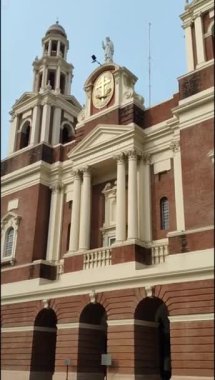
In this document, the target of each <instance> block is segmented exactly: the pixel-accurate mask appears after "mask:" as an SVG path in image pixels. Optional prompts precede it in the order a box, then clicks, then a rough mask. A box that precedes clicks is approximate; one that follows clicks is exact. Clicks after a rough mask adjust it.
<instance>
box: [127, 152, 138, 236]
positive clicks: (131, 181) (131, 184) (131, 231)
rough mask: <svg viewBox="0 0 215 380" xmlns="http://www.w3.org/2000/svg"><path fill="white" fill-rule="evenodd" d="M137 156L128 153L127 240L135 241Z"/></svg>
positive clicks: (134, 153)
mask: <svg viewBox="0 0 215 380" xmlns="http://www.w3.org/2000/svg"><path fill="white" fill-rule="evenodd" d="M137 237H138V229H137V154H136V152H135V151H130V152H129V153H128V239H137Z"/></svg>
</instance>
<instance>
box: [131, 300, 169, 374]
mask: <svg viewBox="0 0 215 380" xmlns="http://www.w3.org/2000/svg"><path fill="white" fill-rule="evenodd" d="M134 318H135V329H134V344H135V379H138V380H140V379H142V378H144V379H147V375H148V376H152V375H153V379H157V380H169V379H170V378H171V349H170V328H169V319H168V310H167V307H166V305H165V304H164V302H163V301H162V300H161V299H159V298H156V297H154V298H149V297H146V298H145V299H143V300H142V301H141V302H140V303H139V304H138V305H137V308H136V310H135V315H134Z"/></svg>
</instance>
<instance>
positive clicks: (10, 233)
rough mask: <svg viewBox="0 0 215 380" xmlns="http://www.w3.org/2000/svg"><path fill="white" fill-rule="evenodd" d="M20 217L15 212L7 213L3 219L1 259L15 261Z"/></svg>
mask: <svg viewBox="0 0 215 380" xmlns="http://www.w3.org/2000/svg"><path fill="white" fill-rule="evenodd" d="M19 223H20V217H19V216H18V215H16V214H14V213H13V212H9V213H8V214H6V215H5V216H4V217H3V218H2V221H1V260H2V262H6V263H7V262H10V263H13V261H14V259H15V252H16V242H17V232H18V227H19Z"/></svg>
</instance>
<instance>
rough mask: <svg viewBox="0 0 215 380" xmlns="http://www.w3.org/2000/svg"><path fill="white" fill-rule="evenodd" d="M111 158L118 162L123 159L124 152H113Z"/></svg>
mask: <svg viewBox="0 0 215 380" xmlns="http://www.w3.org/2000/svg"><path fill="white" fill-rule="evenodd" d="M113 158H114V159H115V160H116V161H119V162H123V161H124V159H125V153H124V152H120V153H118V154H115V155H114V156H113Z"/></svg>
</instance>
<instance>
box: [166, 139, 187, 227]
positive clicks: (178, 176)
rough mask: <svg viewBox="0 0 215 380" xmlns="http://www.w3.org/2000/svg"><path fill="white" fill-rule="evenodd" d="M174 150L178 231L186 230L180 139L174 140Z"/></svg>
mask: <svg viewBox="0 0 215 380" xmlns="http://www.w3.org/2000/svg"><path fill="white" fill-rule="evenodd" d="M170 149H172V151H173V163H174V184H175V186H174V187H175V208H176V226H177V231H184V230H185V220H184V197H183V184H182V168H181V152H180V144H179V141H173V142H172V143H171V144H170Z"/></svg>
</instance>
